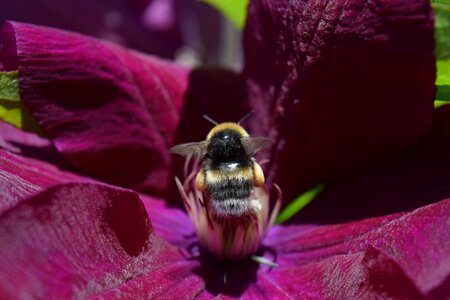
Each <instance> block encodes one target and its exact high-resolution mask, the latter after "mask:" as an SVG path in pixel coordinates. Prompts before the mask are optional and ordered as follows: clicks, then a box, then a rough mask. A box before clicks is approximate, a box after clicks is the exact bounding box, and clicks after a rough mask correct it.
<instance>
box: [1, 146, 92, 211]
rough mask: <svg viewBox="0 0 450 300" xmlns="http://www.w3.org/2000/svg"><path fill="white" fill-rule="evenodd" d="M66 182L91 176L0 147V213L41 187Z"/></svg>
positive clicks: (41, 188)
mask: <svg viewBox="0 0 450 300" xmlns="http://www.w3.org/2000/svg"><path fill="white" fill-rule="evenodd" d="M68 182H92V180H90V179H89V178H85V177H82V176H78V175H75V174H72V173H70V172H66V171H62V170H60V169H59V168H57V167H56V166H53V165H51V164H48V163H46V162H42V161H39V160H35V159H30V158H25V157H21V156H18V155H15V154H12V153H8V152H6V151H4V150H1V149H0V191H1V193H0V214H1V213H2V212H4V211H6V210H8V209H10V208H12V207H14V206H16V205H17V204H18V203H20V202H21V201H23V200H24V199H27V198H29V197H31V196H32V195H34V194H36V193H38V192H40V191H42V190H43V189H46V188H49V187H51V186H54V185H57V184H59V183H68Z"/></svg>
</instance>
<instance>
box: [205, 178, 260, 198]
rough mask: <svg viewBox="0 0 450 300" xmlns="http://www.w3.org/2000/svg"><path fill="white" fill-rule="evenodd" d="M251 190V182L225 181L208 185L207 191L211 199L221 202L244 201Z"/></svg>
mask: <svg viewBox="0 0 450 300" xmlns="http://www.w3.org/2000/svg"><path fill="white" fill-rule="evenodd" d="M252 189H253V180H248V179H227V180H222V181H219V182H214V183H209V184H208V185H207V190H208V193H209V195H210V196H211V198H213V199H215V200H218V201H221V200H227V199H246V198H248V197H249V196H250V194H251V192H252Z"/></svg>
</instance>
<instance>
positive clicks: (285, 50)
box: [244, 0, 435, 201]
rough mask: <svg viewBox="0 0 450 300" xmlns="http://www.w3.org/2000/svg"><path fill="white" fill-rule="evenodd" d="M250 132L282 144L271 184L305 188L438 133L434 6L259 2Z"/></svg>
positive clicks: (249, 31)
mask: <svg viewBox="0 0 450 300" xmlns="http://www.w3.org/2000/svg"><path fill="white" fill-rule="evenodd" d="M244 48H245V63H246V65H245V75H246V76H247V79H248V85H249V92H250V98H251V104H250V105H251V106H252V107H253V108H254V109H255V111H256V114H255V116H254V117H253V118H252V119H250V120H249V123H250V129H251V130H250V131H251V132H254V133H258V134H261V135H267V136H269V137H271V138H272V139H273V140H274V147H273V148H272V150H271V152H270V153H269V152H266V153H265V156H266V158H268V159H270V163H269V164H268V166H267V170H268V172H267V177H268V181H269V182H276V183H278V184H280V186H281V188H282V190H283V194H284V196H285V197H284V198H285V199H287V200H288V201H289V200H290V199H292V198H293V197H295V196H297V195H298V194H299V193H300V192H301V191H302V190H304V188H305V187H307V186H309V185H311V184H314V183H317V181H318V180H323V179H327V178H330V177H333V176H336V174H342V172H345V171H348V170H351V169H354V168H355V167H356V166H361V165H363V164H365V163H366V162H368V161H372V160H374V159H379V158H382V157H386V156H387V155H389V154H392V153H394V152H396V151H398V150H400V149H404V148H405V147H408V146H410V145H412V144H414V143H416V142H417V140H418V138H419V137H421V136H422V135H423V134H424V132H425V130H426V129H427V128H428V127H429V126H430V124H431V118H432V113H433V99H434V93H435V88H434V79H435V64H434V54H433V53H434V52H433V51H434V39H433V15H432V10H431V8H430V3H429V1H427V0H414V1H403V0H396V1H361V0H352V1H339V0H332V1H306V0H302V1H287V0H284V1H266V0H255V1H251V3H250V7H249V13H248V22H247V26H246V28H245V39H244Z"/></svg>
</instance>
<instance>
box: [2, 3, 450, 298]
mask: <svg viewBox="0 0 450 300" xmlns="http://www.w3.org/2000/svg"><path fill="white" fill-rule="evenodd" d="M244 36H245V37H244V49H245V53H244V56H245V68H244V71H243V72H242V74H234V73H231V72H227V71H223V70H210V69H209V70H205V69H188V68H185V67H181V66H178V65H176V64H174V63H171V62H168V61H164V60H161V59H158V58H155V57H151V56H145V55H143V54H140V53H137V52H133V51H129V50H126V49H124V48H121V47H119V46H117V45H114V44H110V43H106V42H100V41H98V40H95V39H91V38H87V37H84V36H80V35H77V34H73V33H67V32H63V31H57V30H52V29H49V28H43V27H37V26H32V25H26V24H21V23H7V24H6V25H5V27H4V28H3V30H2V32H1V34H0V66H1V69H2V71H3V72H5V71H18V73H19V80H20V97H21V100H22V102H23V103H24V104H25V105H26V107H27V108H28V109H29V110H30V111H31V113H32V115H33V117H34V118H35V119H36V121H37V122H38V124H39V126H40V128H41V129H42V130H43V131H44V132H45V135H46V137H48V139H47V138H42V137H39V136H36V135H34V134H29V133H25V132H23V131H21V130H18V129H15V128H13V127H11V126H9V125H6V124H4V123H1V127H0V133H1V135H0V147H1V149H0V189H1V191H2V193H1V194H0V254H1V255H0V294H1V295H2V298H29V297H31V298H49V297H57V298H87V297H91V298H99V299H104V298H107V299H109V298H163V299H179V298H182V299H183V298H186V299H191V298H195V297H198V298H200V299H202V298H212V297H217V298H228V297H242V298H247V299H251V298H253V299H260V298H264V297H266V298H270V299H286V298H287V299H303V298H316V299H317V298H318V299H322V298H331V299H335V298H337V299H355V298H360V299H367V298H369V299H371V298H394V299H415V298H419V299H420V298H431V299H442V298H446V297H448V296H449V295H450V289H449V276H450V275H449V274H450V242H449V241H450V228H449V224H450V222H449V219H450V201H449V200H448V196H449V195H450V186H449V185H448V182H449V181H448V180H449V177H450V172H449V170H450V168H449V157H448V150H449V147H450V140H449V139H448V137H449V135H448V132H450V131H449V128H450V126H449V123H448V109H446V107H443V108H442V109H440V110H438V111H436V112H434V109H433V98H434V78H435V66H434V55H433V52H434V40H433V17H432V11H431V9H430V6H429V3H428V1H422V0H420V1H419V0H417V1H378V2H373V1H369V2H365V1H358V0H354V1H347V2H341V1H328V2H326V1H323V2H322V1H310V2H307V1H299V2H292V1H287V0H286V1H263V0H261V1H256V0H255V1H252V2H251V3H250V6H249V13H248V21H247V25H246V28H245V32H244ZM249 110H254V111H255V114H254V116H253V117H252V118H251V119H249V120H248V121H247V122H246V124H245V127H246V128H247V129H248V131H249V132H250V133H251V134H253V135H257V136H267V137H270V138H272V139H273V140H274V141H275V143H274V146H273V147H271V148H270V149H267V150H266V151H262V152H261V153H260V159H264V158H267V159H269V163H268V164H266V165H265V175H266V182H267V186H268V187H272V186H273V184H274V183H277V184H279V185H280V187H281V189H282V191H283V201H284V202H289V201H290V200H292V199H293V198H294V197H296V196H297V195H298V194H300V193H301V192H302V191H304V190H305V189H307V188H308V187H310V186H312V185H314V184H317V183H318V182H325V185H326V188H325V191H324V193H323V194H322V195H321V196H320V197H319V198H318V199H316V200H315V201H314V202H313V203H312V204H311V205H310V206H309V207H307V208H306V209H305V210H303V211H301V212H300V213H299V214H298V215H297V216H296V217H295V219H294V220H292V221H291V222H290V223H289V224H288V225H276V226H274V227H273V228H272V229H270V230H269V231H268V233H267V235H266V237H265V239H264V240H263V241H262V245H261V247H260V248H259V249H258V250H257V254H258V255H260V256H262V257H264V258H266V259H269V260H271V261H274V262H276V263H277V265H278V267H274V268H272V267H270V266H266V265H263V264H258V263H255V262H253V261H251V260H239V261H225V260H220V259H216V258H214V257H212V256H210V255H209V254H207V253H206V252H205V251H203V250H201V248H199V247H198V238H197V236H196V235H195V229H194V227H193V224H192V223H191V220H190V219H189V217H188V216H187V214H186V213H185V212H184V211H183V210H182V209H180V208H177V207H176V205H179V204H180V203H181V197H180V195H179V194H178V192H177V189H176V187H175V182H174V180H173V178H174V175H181V171H182V170H181V169H182V163H183V162H182V160H180V159H178V158H175V157H173V156H171V155H170V154H169V152H168V149H169V148H170V147H171V146H173V145H174V144H177V143H183V142H190V141H198V140H202V139H204V136H205V135H206V132H207V131H208V130H209V128H208V126H207V125H206V123H205V122H204V120H202V119H201V118H200V116H201V115H202V114H208V115H210V116H212V117H214V118H215V119H217V120H219V121H230V120H238V119H239V118H240V117H242V116H243V115H244V114H245V113H247V112H248V111H249ZM104 182H107V183H104ZM113 184H114V185H113ZM119 186H120V187H119ZM133 190H134V191H133ZM272 192H274V190H272ZM332 223H337V224H335V225H333V224H332Z"/></svg>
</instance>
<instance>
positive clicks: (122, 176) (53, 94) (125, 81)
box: [0, 22, 189, 193]
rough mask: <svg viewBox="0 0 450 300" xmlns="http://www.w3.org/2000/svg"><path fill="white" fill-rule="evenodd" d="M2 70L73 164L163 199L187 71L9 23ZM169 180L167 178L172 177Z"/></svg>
mask: <svg viewBox="0 0 450 300" xmlns="http://www.w3.org/2000/svg"><path fill="white" fill-rule="evenodd" d="M0 39H1V43H2V45H3V49H2V53H1V56H0V61H1V63H2V64H3V67H4V69H6V70H11V69H17V68H18V70H19V73H20V89H21V90H20V95H21V98H22V100H23V101H24V103H25V104H26V105H27V107H28V108H29V109H30V111H31V112H32V114H33V115H34V116H35V118H36V119H37V120H38V122H39V125H40V126H41V128H42V129H43V130H44V131H45V132H46V134H47V135H48V136H49V137H50V138H51V139H52V141H53V143H54V144H55V146H56V148H57V149H58V151H60V152H61V153H62V155H63V156H64V158H65V159H66V160H67V161H68V162H69V163H70V164H71V165H73V166H75V167H76V168H78V169H80V170H81V171H83V172H85V173H88V174H90V175H93V176H96V177H99V178H102V179H105V180H108V181H110V182H113V183H116V184H120V185H125V186H129V187H133V188H136V189H140V190H145V191H149V192H153V193H161V192H162V191H164V190H165V189H166V187H167V184H168V180H169V169H170V168H169V166H170V154H169V152H168V148H169V147H171V146H172V145H173V141H174V138H175V131H176V128H177V125H178V122H179V119H180V113H181V110H182V104H183V103H182V101H183V97H184V93H185V91H186V88H187V80H188V74H189V70H187V69H185V68H182V67H179V66H177V65H173V64H171V63H168V62H165V61H162V60H158V59H156V58H153V57H149V56H144V55H142V54H139V53H135V52H131V51H126V50H124V49H123V48H121V47H119V46H116V45H113V44H109V43H106V42H100V41H97V40H94V39H90V38H87V37H84V36H81V35H77V34H73V33H68V32H62V31H58V30H52V29H48V28H44V27H36V26H31V25H25V24H20V23H11V22H9V23H7V24H6V25H5V27H4V29H3V31H2V35H1V37H0ZM170 181H172V178H170Z"/></svg>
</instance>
